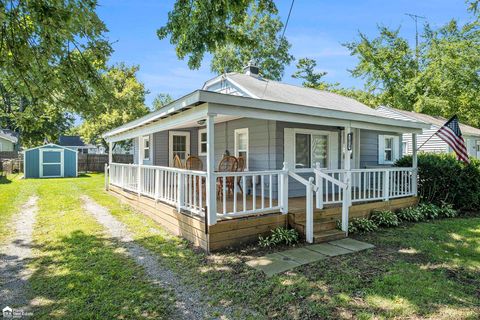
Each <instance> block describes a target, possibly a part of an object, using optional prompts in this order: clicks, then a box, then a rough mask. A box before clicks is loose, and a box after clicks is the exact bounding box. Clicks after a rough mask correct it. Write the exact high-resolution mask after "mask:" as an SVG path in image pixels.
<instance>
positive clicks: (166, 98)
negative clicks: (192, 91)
mask: <svg viewBox="0 0 480 320" xmlns="http://www.w3.org/2000/svg"><path fill="white" fill-rule="evenodd" d="M172 101H173V98H172V96H171V95H169V94H168V93H159V94H157V95H156V97H155V98H154V99H153V103H152V107H153V110H160V109H161V108H163V107H164V106H166V105H167V104H169V103H170V102H172Z"/></svg>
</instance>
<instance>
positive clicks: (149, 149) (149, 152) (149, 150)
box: [141, 136, 152, 161]
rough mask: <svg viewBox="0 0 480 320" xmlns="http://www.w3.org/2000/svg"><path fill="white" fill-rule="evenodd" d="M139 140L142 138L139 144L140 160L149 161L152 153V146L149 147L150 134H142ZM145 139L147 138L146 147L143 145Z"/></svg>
mask: <svg viewBox="0 0 480 320" xmlns="http://www.w3.org/2000/svg"><path fill="white" fill-rule="evenodd" d="M141 140H142V144H141V146H142V151H141V152H142V160H147V161H150V157H151V155H152V153H151V150H152V148H151V144H150V136H143V137H142V139H141ZM147 140H148V148H146V147H145V141H147ZM146 149H148V158H145V150H146Z"/></svg>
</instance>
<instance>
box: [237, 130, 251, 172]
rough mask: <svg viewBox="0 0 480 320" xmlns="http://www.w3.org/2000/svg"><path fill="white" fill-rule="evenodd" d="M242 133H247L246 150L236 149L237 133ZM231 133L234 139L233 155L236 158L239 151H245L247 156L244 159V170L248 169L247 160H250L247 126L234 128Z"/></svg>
mask: <svg viewBox="0 0 480 320" xmlns="http://www.w3.org/2000/svg"><path fill="white" fill-rule="evenodd" d="M242 133H246V134H247V150H238V135H239V134H242ZM233 135H234V137H235V138H234V141H235V146H234V149H235V151H234V152H235V157H237V158H238V156H239V152H241V151H246V152H247V158H246V159H245V171H248V168H249V161H250V151H249V149H250V141H249V140H250V136H249V134H248V128H241V129H235V130H234V131H233Z"/></svg>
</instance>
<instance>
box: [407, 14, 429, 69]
mask: <svg viewBox="0 0 480 320" xmlns="http://www.w3.org/2000/svg"><path fill="white" fill-rule="evenodd" d="M405 15H407V16H409V17H410V18H412V19H413V21H415V59H416V60H417V65H418V19H423V20H425V19H427V18H426V17H422V16H419V15H416V14H413V13H405Z"/></svg>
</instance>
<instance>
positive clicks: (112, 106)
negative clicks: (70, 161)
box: [78, 64, 149, 148]
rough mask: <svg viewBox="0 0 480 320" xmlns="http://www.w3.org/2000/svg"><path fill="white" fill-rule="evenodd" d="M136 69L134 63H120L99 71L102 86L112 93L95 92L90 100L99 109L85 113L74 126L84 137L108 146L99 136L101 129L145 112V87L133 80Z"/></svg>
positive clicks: (116, 124)
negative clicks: (78, 124) (104, 71)
mask: <svg viewBox="0 0 480 320" xmlns="http://www.w3.org/2000/svg"><path fill="white" fill-rule="evenodd" d="M137 71H138V67H137V66H132V67H127V66H125V65H124V64H120V65H118V66H114V67H111V68H109V70H108V72H106V73H105V74H103V75H102V78H103V80H104V83H105V85H106V89H107V90H108V92H112V93H113V96H111V95H110V94H102V93H101V92H99V93H98V94H97V95H96V96H95V98H94V103H96V105H97V106H98V107H99V110H101V113H98V114H95V115H90V116H88V117H86V118H85V119H84V121H83V123H82V124H81V125H80V127H79V128H78V132H79V134H80V135H81V136H82V138H83V139H84V140H85V141H88V142H89V143H94V144H103V145H104V146H105V147H106V148H108V145H107V143H106V142H105V140H104V139H103V138H102V134H103V133H105V132H106V131H108V130H110V129H113V128H115V127H118V126H120V125H122V124H124V123H127V122H129V121H132V120H134V119H137V118H138V117H141V116H143V115H145V114H147V113H148V112H149V109H148V108H147V106H145V95H146V93H147V90H146V89H145V87H144V85H143V83H141V82H139V81H138V80H137V77H136V73H137Z"/></svg>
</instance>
